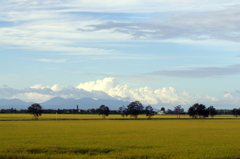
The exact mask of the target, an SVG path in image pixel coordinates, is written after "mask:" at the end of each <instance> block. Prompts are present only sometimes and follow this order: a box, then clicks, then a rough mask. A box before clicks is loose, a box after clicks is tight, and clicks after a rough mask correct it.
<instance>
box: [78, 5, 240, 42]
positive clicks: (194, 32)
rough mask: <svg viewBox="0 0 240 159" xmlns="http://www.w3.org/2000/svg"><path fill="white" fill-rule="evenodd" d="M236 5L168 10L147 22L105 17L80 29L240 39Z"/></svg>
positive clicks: (161, 36) (148, 37)
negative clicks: (180, 10) (218, 8)
mask: <svg viewBox="0 0 240 159" xmlns="http://www.w3.org/2000/svg"><path fill="white" fill-rule="evenodd" d="M239 6H240V5H236V6H234V7H231V8H228V9H225V10H220V11H207V12H194V13H192V12H177V11H176V12H170V13H165V14H159V15H157V16H155V18H154V19H152V20H151V21H147V22H127V21H125V22H122V21H106V22H102V23H99V24H93V25H88V26H87V28H85V29H82V28H79V29H78V30H79V31H81V32H95V31H101V30H105V31H106V30H108V31H112V32H117V33H122V34H126V35H131V36H132V38H133V39H136V40H141V39H142V40H167V39H191V40H195V41H199V40H211V39H214V40H226V41H233V42H240V29H239V28H240V24H239V18H240V11H239V9H238V8H239Z"/></svg>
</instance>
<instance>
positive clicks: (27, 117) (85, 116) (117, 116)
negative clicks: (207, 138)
mask: <svg viewBox="0 0 240 159" xmlns="http://www.w3.org/2000/svg"><path fill="white" fill-rule="evenodd" d="M32 117H33V116H32V115H30V114H0V120H32ZM138 118H139V119H147V117H146V115H139V116H138ZM152 118H153V119H167V118H177V115H154V116H153V117H152ZM180 118H181V119H190V117H189V115H181V116H180ZM209 118H211V117H209ZM214 118H235V117H234V116H233V115H217V116H215V117H214ZM56 119H57V120H60V119H62V120H63V119H73V120H74V119H76V120H77V119H102V116H99V115H97V114H57V115H56V114H42V116H40V117H39V120H56ZM106 119H131V118H130V117H129V116H128V117H124V118H123V117H122V116H121V115H120V114H110V115H109V116H108V117H106Z"/></svg>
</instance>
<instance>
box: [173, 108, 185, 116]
mask: <svg viewBox="0 0 240 159" xmlns="http://www.w3.org/2000/svg"><path fill="white" fill-rule="evenodd" d="M174 112H175V113H176V114H177V118H180V114H182V113H183V112H184V109H183V108H182V106H181V105H178V106H176V107H174Z"/></svg>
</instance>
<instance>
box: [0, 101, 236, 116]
mask: <svg viewBox="0 0 240 159" xmlns="http://www.w3.org/2000/svg"><path fill="white" fill-rule="evenodd" d="M63 110H65V111H63ZM63 110H60V109H58V110H57V111H56V110H53V109H48V110H43V109H42V106H41V105H40V104H38V103H34V104H32V105H31V106H29V107H28V109H27V110H22V111H23V112H24V113H31V114H32V115H33V117H34V119H38V117H39V116H41V114H42V113H52V112H54V113H83V114H99V115H101V116H102V117H103V118H106V117H107V116H108V115H109V114H120V115H121V116H122V117H123V118H124V117H128V116H129V117H132V118H138V115H139V114H146V117H147V118H152V117H153V116H154V115H155V114H156V113H157V112H155V111H154V110H153V107H152V106H151V105H148V106H146V107H144V106H143V105H142V103H141V102H140V101H134V102H131V103H130V104H129V105H127V106H126V107H125V106H122V107H120V108H119V110H110V109H109V107H108V106H106V105H101V106H100V107H99V108H97V109H88V110H85V111H83V110H80V109H78V105H77V109H63ZM6 111H7V112H8V113H16V112H17V110H16V109H13V108H11V109H8V110H6ZM160 111H162V112H164V114H165V113H166V114H176V115H177V118H180V115H181V114H188V115H189V116H190V117H192V118H207V117H212V118H213V117H214V116H215V115H216V114H233V115H234V116H235V117H236V118H237V117H238V116H239V115H240V108H239V109H237V108H234V109H232V110H230V109H218V110H217V109H215V108H214V107H213V106H209V107H206V106H205V105H203V104H199V103H195V104H194V105H192V106H191V107H189V109H188V111H187V112H184V109H183V108H182V107H181V105H178V106H176V107H174V109H173V110H170V109H168V110H167V111H166V110H165V108H164V107H162V108H161V109H160ZM0 112H1V113H4V110H0Z"/></svg>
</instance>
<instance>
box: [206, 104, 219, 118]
mask: <svg viewBox="0 0 240 159" xmlns="http://www.w3.org/2000/svg"><path fill="white" fill-rule="evenodd" d="M207 112H208V114H209V115H210V116H211V117H212V118H213V117H214V116H215V115H216V114H217V111H216V109H215V108H214V107H213V106H210V107H208V108H207Z"/></svg>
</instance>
